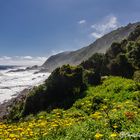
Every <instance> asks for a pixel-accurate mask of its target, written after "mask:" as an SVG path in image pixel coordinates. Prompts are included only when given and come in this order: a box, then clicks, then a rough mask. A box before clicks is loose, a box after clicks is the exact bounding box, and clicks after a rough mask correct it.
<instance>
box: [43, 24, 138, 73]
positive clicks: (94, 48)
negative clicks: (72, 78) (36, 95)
mask: <svg viewBox="0 0 140 140" xmlns="http://www.w3.org/2000/svg"><path fill="white" fill-rule="evenodd" d="M137 25H140V22H138V23H134V24H128V25H127V26H125V27H121V28H118V29H117V30H114V31H112V32H110V33H108V34H106V35H104V36H103V37H101V38H99V39H97V40H96V41H95V42H93V43H92V44H90V45H89V46H87V47H84V48H81V49H79V50H76V51H71V52H63V53H59V54H56V55H53V56H51V57H49V58H48V59H47V60H46V62H45V63H44V64H43V65H42V67H43V68H46V69H47V70H48V71H53V70H54V69H55V68H57V67H59V66H62V65H64V64H70V65H77V64H80V63H81V62H82V61H84V60H87V59H88V58H89V57H91V56H92V55H93V54H94V53H97V52H98V53H105V52H106V50H107V49H108V48H109V47H110V45H111V44H112V43H113V42H120V41H121V40H122V39H124V38H127V37H128V35H129V34H130V33H131V32H132V31H134V29H135V28H136V26H137Z"/></svg>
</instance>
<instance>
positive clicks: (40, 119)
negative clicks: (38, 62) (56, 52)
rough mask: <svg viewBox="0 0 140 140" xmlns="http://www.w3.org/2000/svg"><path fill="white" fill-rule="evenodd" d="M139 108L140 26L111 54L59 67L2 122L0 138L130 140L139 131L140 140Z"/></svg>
mask: <svg viewBox="0 0 140 140" xmlns="http://www.w3.org/2000/svg"><path fill="white" fill-rule="evenodd" d="M110 75H112V76H120V77H111V76H110ZM125 78H129V79H125ZM132 79H134V80H132ZM139 108H140V26H137V28H136V30H135V31H134V32H132V33H131V34H130V36H129V37H128V38H127V39H125V40H122V42H120V43H113V44H112V45H111V47H110V48H109V50H108V51H107V52H106V54H98V53H96V54H94V55H93V56H92V57H90V58H89V59H88V60H87V61H84V62H82V63H81V64H80V65H79V66H70V65H64V66H62V67H59V68H57V69H55V70H54V71H53V72H52V74H51V75H50V76H49V78H48V79H47V80H46V81H45V83H44V84H43V85H40V86H38V87H34V89H33V90H32V91H31V92H30V93H28V95H27V97H26V98H25V100H20V101H19V102H18V103H15V104H14V105H13V106H12V108H11V111H10V113H9V115H8V116H7V120H6V123H1V124H0V138H1V139H8V138H9V139H40V140H48V139H49V140H54V139H55V140H81V139H82V140H87V139H88V140H92V139H112V140H113V139H126V140H129V139H130V140H131V139H133V137H132V136H131V134H135V136H136V137H135V139H139V138H138V137H139V133H140V129H139V126H140V115H139V113H140V109H139ZM126 133H127V136H126V138H125V134H126ZM128 134H129V137H128Z"/></svg>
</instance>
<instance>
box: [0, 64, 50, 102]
mask: <svg viewBox="0 0 140 140" xmlns="http://www.w3.org/2000/svg"><path fill="white" fill-rule="evenodd" d="M16 69H21V67H18V66H0V103H2V102H4V101H7V100H9V99H11V98H13V97H16V96H17V95H18V94H19V93H20V92H21V91H22V90H24V89H26V88H31V87H33V86H37V85H39V84H41V83H43V82H44V81H45V80H46V79H47V78H48V76H49V75H50V73H47V72H46V73H36V74H35V72H37V70H28V71H27V70H26V71H17V72H10V70H16ZM22 69H23V67H22Z"/></svg>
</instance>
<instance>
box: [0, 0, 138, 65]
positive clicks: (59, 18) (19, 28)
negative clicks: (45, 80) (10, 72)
mask: <svg viewBox="0 0 140 140" xmlns="http://www.w3.org/2000/svg"><path fill="white" fill-rule="evenodd" d="M137 21H140V0H0V65H2V64H24V65H26V64H30V65H34V64H39V65H40V64H42V63H43V62H44V61H45V60H46V59H47V58H48V57H49V56H50V55H53V54H56V53H59V52H62V51H71V50H76V49H79V48H81V47H85V46H87V45H88V44H90V43H92V42H94V41H95V40H96V39H97V38H100V37H101V36H103V35H104V34H106V33H108V32H110V31H111V30H114V29H116V28H118V27H120V26H124V25H127V24H128V23H130V22H131V23H133V22H137Z"/></svg>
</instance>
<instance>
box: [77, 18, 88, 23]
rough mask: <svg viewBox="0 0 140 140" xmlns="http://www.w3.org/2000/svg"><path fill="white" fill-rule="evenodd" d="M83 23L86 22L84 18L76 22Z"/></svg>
mask: <svg viewBox="0 0 140 140" xmlns="http://www.w3.org/2000/svg"><path fill="white" fill-rule="evenodd" d="M85 23H86V20H85V19H83V20H80V21H78V24H85Z"/></svg>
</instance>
